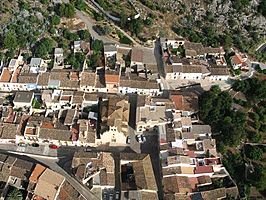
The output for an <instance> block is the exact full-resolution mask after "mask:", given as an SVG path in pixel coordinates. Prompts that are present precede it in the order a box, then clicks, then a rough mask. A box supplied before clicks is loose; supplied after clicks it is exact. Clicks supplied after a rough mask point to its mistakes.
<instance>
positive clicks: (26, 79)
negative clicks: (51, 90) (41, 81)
mask: <svg viewBox="0 0 266 200" xmlns="http://www.w3.org/2000/svg"><path fill="white" fill-rule="evenodd" d="M18 83H37V74H33V73H27V74H20V75H19V76H18Z"/></svg>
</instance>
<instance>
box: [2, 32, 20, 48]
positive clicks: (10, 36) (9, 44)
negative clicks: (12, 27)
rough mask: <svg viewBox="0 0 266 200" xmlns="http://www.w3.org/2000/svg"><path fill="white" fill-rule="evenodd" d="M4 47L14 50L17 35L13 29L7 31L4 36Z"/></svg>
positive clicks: (16, 43)
mask: <svg viewBox="0 0 266 200" xmlns="http://www.w3.org/2000/svg"><path fill="white" fill-rule="evenodd" d="M3 43H4V48H6V49H9V50H10V51H14V50H15V49H16V48H17V46H18V42H17V36H16V34H15V33H14V32H13V31H9V32H8V33H7V34H6V35H5V37H4V42H3Z"/></svg>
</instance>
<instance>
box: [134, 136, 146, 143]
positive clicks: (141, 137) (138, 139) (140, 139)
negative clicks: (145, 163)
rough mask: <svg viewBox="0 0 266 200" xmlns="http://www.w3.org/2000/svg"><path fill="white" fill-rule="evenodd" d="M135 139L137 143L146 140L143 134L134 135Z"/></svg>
mask: <svg viewBox="0 0 266 200" xmlns="http://www.w3.org/2000/svg"><path fill="white" fill-rule="evenodd" d="M136 140H137V141H138V142H139V143H144V142H146V137H145V136H144V135H136Z"/></svg>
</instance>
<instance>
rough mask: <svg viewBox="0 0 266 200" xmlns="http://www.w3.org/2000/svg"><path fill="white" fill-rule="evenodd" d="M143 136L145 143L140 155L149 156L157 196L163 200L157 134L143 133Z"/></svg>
mask: <svg viewBox="0 0 266 200" xmlns="http://www.w3.org/2000/svg"><path fill="white" fill-rule="evenodd" d="M144 135H145V136H146V138H147V141H146V142H145V143H143V144H142V145H141V153H146V154H150V157H151V162H152V167H153V171H154V175H155V179H156V183H157V187H158V196H159V199H163V185H162V172H161V162H160V156H159V153H160V147H159V133H157V132H154V133H147V134H145V133H144Z"/></svg>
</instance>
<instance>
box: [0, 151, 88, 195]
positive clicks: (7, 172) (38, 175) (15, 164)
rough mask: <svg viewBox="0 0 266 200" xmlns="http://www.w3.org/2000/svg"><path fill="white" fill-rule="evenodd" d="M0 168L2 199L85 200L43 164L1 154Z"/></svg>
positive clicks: (63, 178) (61, 177)
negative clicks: (14, 195)
mask: <svg viewBox="0 0 266 200" xmlns="http://www.w3.org/2000/svg"><path fill="white" fill-rule="evenodd" d="M0 166H1V168H0V183H1V185H0V191H1V199H6V198H16V199H22V198H23V199H29V200H30V199H38V200H44V199H46V200H54V199H77V200H85V198H84V197H83V196H82V195H81V194H79V192H78V191H77V190H76V189H75V188H74V187H73V186H72V185H71V184H70V183H69V182H68V181H67V180H66V179H65V177H63V176H62V175H60V174H58V173H57V172H55V171H53V170H51V169H49V168H47V167H45V166H43V165H41V164H36V163H33V162H29V161H26V160H22V159H20V158H15V157H13V156H7V155H4V154H0ZM51 177H53V178H51ZM16 190H17V191H20V193H15V192H14V191H16ZM12 192H13V194H20V196H19V195H18V196H16V197H13V196H12V195H11V193H12Z"/></svg>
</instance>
